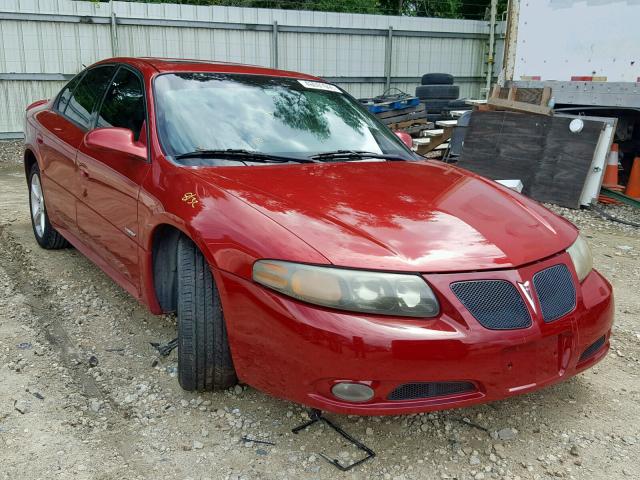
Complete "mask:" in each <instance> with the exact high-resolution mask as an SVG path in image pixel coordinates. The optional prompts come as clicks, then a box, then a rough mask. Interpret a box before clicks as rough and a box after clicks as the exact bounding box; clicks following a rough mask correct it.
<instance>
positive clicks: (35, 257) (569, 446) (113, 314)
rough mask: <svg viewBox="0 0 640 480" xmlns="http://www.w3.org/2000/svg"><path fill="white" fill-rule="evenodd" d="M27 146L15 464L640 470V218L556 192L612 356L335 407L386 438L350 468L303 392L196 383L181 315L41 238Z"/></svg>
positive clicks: (15, 300)
mask: <svg viewBox="0 0 640 480" xmlns="http://www.w3.org/2000/svg"><path fill="white" fill-rule="evenodd" d="M20 156H21V155H20V144H19V142H7V143H2V144H0V258H1V259H2V261H1V262H0V333H1V334H0V385H2V388H1V389H0V446H1V447H2V448H1V450H0V465H2V468H1V469H0V478H6V479H16V478H32V479H38V478H47V479H50V478H78V479H104V480H109V479H113V480H116V479H117V480H121V479H142V478H163V479H173V478H175V479H187V478H191V479H200V478H202V479H205V478H215V479H218V478H219V479H235V480H239V479H254V478H255V479H281V478H289V479H299V478H313V479H333V478H342V477H344V478H348V479H394V480H412V479H423V478H428V479H431V478H441V479H460V480H468V479H477V480H482V479H505V480H506V479H510V480H515V479H540V480H543V479H552V478H566V479H611V478H614V479H621V478H622V479H624V478H629V479H635V478H640V467H639V466H638V464H637V458H638V457H639V456H640V424H639V422H638V421H637V412H638V407H639V406H640V405H639V404H640V380H639V378H638V374H639V371H640V368H639V362H640V326H639V325H638V318H639V314H640V300H639V299H638V292H639V291H640V236H639V234H638V233H639V230H638V229H634V228H631V227H626V226H624V225H620V224H616V223H613V222H610V221H605V220H603V219H601V218H600V217H598V216H597V215H595V214H593V213H592V212H590V211H586V210H581V211H576V210H566V209H558V208H557V207H553V209H554V210H556V211H557V212H559V213H561V214H562V215H564V216H566V217H567V218H569V219H570V220H571V221H573V222H574V223H576V224H577V225H578V226H580V227H581V229H582V230H583V232H584V234H585V235H587V236H588V237H589V239H590V243H591V245H592V247H593V250H594V257H595V258H594V261H595V264H596V267H597V268H598V269H599V270H600V271H601V272H602V273H603V274H605V275H606V276H607V277H608V278H609V279H610V280H611V282H612V283H613V285H614V288H615V291H616V325H615V327H614V335H613V338H612V351H611V353H610V354H609V356H608V357H607V358H606V359H605V360H604V361H602V362H601V363H600V364H598V365H597V366H596V367H594V368H593V369H591V370H589V371H587V372H585V373H583V374H581V375H579V376H578V377H575V378H573V379H571V380H569V381H567V382H564V383H562V384H560V385H556V386H553V387H551V388H548V389H545V390H543V391H540V392H537V393H533V394H529V395H523V396H519V397H514V398H511V399H508V400H504V401H501V402H494V403H491V404H488V405H482V406H477V407H473V408H467V409H460V410H451V411H445V412H438V413H432V414H424V415H408V416H402V417H366V418H360V417H356V416H348V417H347V416H339V415H328V416H329V417H330V418H331V419H332V420H334V421H336V422H337V423H338V424H340V425H341V426H343V427H344V428H345V429H346V430H347V431H349V432H350V433H352V434H353V435H354V436H356V437H357V438H360V439H362V440H364V441H365V442H366V443H367V444H368V445H369V446H370V447H371V448H372V449H373V450H375V451H376V452H377V454H378V456H377V457H376V458H375V459H373V460H371V461H369V462H367V463H365V464H363V465H362V466H360V467H358V468H356V469H355V470H353V471H351V472H348V473H340V472H338V471H337V470H336V469H335V468H334V467H332V466H331V465H329V464H327V463H326V462H325V461H324V460H323V459H322V458H321V457H320V455H319V453H320V452H324V453H327V454H328V455H329V456H332V457H334V456H335V457H338V458H340V459H342V460H349V459H354V458H356V456H357V455H358V452H357V451H356V450H355V449H354V448H352V447H350V446H349V445H347V444H345V443H344V442H342V441H341V440H340V438H339V437H337V436H336V435H335V434H334V433H333V432H332V431H330V430H328V429H327V428H326V427H322V426H321V425H316V426H313V427H312V428H310V429H308V430H307V431H305V432H302V433H300V434H299V435H293V434H292V433H291V428H292V427H294V426H296V425H298V424H300V423H301V422H302V421H304V419H305V418H307V414H306V412H305V410H304V409H303V408H301V407H299V406H297V405H294V404H291V403H289V402H286V401H282V400H278V399H274V398H272V397H269V396H267V395H264V394H262V393H260V392H258V391H256V390H254V389H252V388H250V387H246V386H237V387H235V388H233V389H230V390H228V391H224V392H216V393H210V394H201V395H198V394H195V393H189V392H185V391H183V390H181V389H180V387H179V386H178V383H177V380H176V357H175V352H174V353H173V354H171V355H170V356H169V357H168V358H166V359H160V360H159V361H158V362H157V364H156V365H155V366H154V365H153V364H154V360H156V355H155V353H154V350H153V349H152V348H151V347H150V345H149V342H153V341H166V340H169V339H171V338H173V337H174V335H175V319H174V318H172V317H171V316H160V317H156V316H153V315H150V314H149V313H148V312H147V311H146V310H145V308H144V307H142V306H140V305H139V304H138V303H137V302H136V301H135V300H133V299H132V298H130V297H129V296H128V295H127V294H126V293H125V292H124V291H123V290H121V289H120V288H119V287H117V286H116V285H115V284H114V283H113V282H111V281H110V280H109V279H108V277H106V276H105V275H104V274H103V273H102V272H101V271H100V270H99V269H98V268H97V267H95V266H94V265H93V264H91V263H90V262H89V261H88V260H86V259H85V258H84V257H83V256H82V255H80V254H79V253H78V252H76V251H75V250H73V249H67V250H61V251H53V252H51V251H44V250H42V249H40V248H38V246H37V245H36V243H35V241H34V240H33V235H32V232H31V227H30V224H29V219H28V209H27V195H26V187H25V183H24V177H23V175H24V174H23V171H22V168H21V167H20V166H19V163H20V161H19V158H20ZM607 211H609V212H610V213H611V214H614V215H616V216H619V217H621V218H627V219H631V218H637V213H636V212H632V211H630V210H628V209H626V208H620V207H608V210H607ZM634 215H635V217H634ZM244 436H246V437H248V438H250V439H259V440H264V441H269V442H272V443H274V444H275V445H268V444H261V443H257V442H250V441H243V440H242V437H244Z"/></svg>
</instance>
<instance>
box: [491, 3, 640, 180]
mask: <svg viewBox="0 0 640 480" xmlns="http://www.w3.org/2000/svg"><path fill="white" fill-rule="evenodd" d="M639 24H640V1H638V0H597V1H595V0H510V2H509V8H508V17H507V33H506V39H505V52H504V61H503V70H502V72H501V73H500V76H499V83H501V84H502V85H504V86H515V87H519V88H541V87H551V89H552V101H553V102H554V104H555V111H557V112H564V113H570V114H578V115H591V116H599V117H613V118H616V119H617V122H616V123H617V126H616V130H615V139H614V141H615V142H616V143H618V144H619V146H620V150H621V151H622V152H623V156H622V161H621V163H622V166H623V169H624V173H623V179H624V177H625V176H626V174H628V173H629V170H630V168H631V163H632V161H633V158H634V157H635V156H636V155H639V154H640V28H638V25H639Z"/></svg>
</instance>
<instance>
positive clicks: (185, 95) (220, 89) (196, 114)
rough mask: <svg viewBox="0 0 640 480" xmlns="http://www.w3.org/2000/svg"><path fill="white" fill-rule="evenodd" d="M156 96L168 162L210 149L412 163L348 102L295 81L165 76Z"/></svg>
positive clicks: (393, 138)
mask: <svg viewBox="0 0 640 480" xmlns="http://www.w3.org/2000/svg"><path fill="white" fill-rule="evenodd" d="M310 84H311V85H317V83H315V82H311V83H310ZM155 96H156V103H157V112H158V113H157V119H158V131H159V134H160V138H161V141H162V145H163V148H164V149H165V152H166V153H167V154H168V155H171V156H175V155H179V154H183V153H187V152H193V151H195V150H212V149H213V150H218V149H246V150H250V151H260V152H264V153H270V154H277V155H289V156H301V155H302V156H310V155H314V154H317V153H322V152H328V151H335V150H361V151H367V152H373V153H379V154H380V153H385V154H393V155H398V156H402V157H403V158H407V159H410V156H409V153H408V152H407V150H406V149H405V148H404V147H403V146H402V144H401V142H400V140H399V139H398V138H397V137H396V136H395V135H394V134H393V133H391V132H389V130H388V129H386V128H385V127H384V126H382V125H381V124H379V123H378V122H377V120H375V119H374V118H372V117H371V116H370V115H369V114H368V112H366V111H365V110H364V109H363V108H362V107H361V106H360V105H359V104H358V102H356V101H354V100H353V99H352V98H351V97H349V96H348V95H346V94H345V93H343V92H341V91H325V90H320V89H316V88H309V87H307V86H305V85H302V84H301V83H300V82H299V81H298V80H296V79H291V78H281V77H267V76H261V75H233V74H216V73H176V74H164V75H160V76H159V77H158V78H157V79H156V80H155Z"/></svg>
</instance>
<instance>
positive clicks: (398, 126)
mask: <svg viewBox="0 0 640 480" xmlns="http://www.w3.org/2000/svg"><path fill="white" fill-rule="evenodd" d="M428 124H429V122H428V121H427V119H426V118H416V119H413V120H405V121H402V122H397V123H389V124H387V127H389V128H390V129H391V130H406V129H408V128H411V127H415V126H422V128H423V129H424V128H426V126H427V125H428Z"/></svg>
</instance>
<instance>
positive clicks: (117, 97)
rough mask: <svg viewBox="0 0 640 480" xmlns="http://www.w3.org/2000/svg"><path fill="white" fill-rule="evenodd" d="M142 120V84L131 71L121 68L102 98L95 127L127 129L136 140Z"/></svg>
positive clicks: (143, 114)
mask: <svg viewBox="0 0 640 480" xmlns="http://www.w3.org/2000/svg"><path fill="white" fill-rule="evenodd" d="M144 120H145V111H144V90H143V88H142V82H141V81H140V78H139V77H138V76H137V75H136V74H135V73H133V72H132V71H131V70H129V69H127V68H121V69H120V70H119V71H118V73H117V74H116V76H115V78H114V79H113V82H112V83H111V86H110V87H109V90H108V91H107V94H106V96H105V97H104V101H103V102H102V106H101V107H100V112H99V113H98V123H97V125H96V126H97V127H121V128H128V129H129V130H131V131H133V136H134V138H135V139H136V140H138V138H140V131H141V130H142V124H143V123H144Z"/></svg>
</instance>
